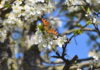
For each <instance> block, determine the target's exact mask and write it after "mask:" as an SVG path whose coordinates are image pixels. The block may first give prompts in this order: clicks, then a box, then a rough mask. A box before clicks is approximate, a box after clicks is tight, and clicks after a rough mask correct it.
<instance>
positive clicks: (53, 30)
mask: <svg viewBox="0 0 100 70" xmlns="http://www.w3.org/2000/svg"><path fill="white" fill-rule="evenodd" d="M47 32H48V33H50V34H54V35H58V32H57V31H56V30H55V29H53V28H51V29H48V30H47Z"/></svg>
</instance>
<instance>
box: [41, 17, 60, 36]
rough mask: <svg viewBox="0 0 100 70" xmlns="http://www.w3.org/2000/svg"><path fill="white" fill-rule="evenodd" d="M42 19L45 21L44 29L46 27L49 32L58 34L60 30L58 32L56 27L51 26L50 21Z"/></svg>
mask: <svg viewBox="0 0 100 70" xmlns="http://www.w3.org/2000/svg"><path fill="white" fill-rule="evenodd" d="M41 20H42V22H43V25H44V29H45V30H46V31H47V32H48V33H50V34H54V35H58V32H57V31H56V30H55V29H53V28H49V25H50V23H49V22H48V21H47V20H46V19H44V18H42V19H41Z"/></svg>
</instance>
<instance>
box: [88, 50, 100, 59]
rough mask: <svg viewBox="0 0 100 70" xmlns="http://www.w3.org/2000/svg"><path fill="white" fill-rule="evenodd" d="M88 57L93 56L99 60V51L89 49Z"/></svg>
mask: <svg viewBox="0 0 100 70" xmlns="http://www.w3.org/2000/svg"><path fill="white" fill-rule="evenodd" d="M88 56H89V57H93V58H94V59H95V60H99V59H100V52H99V51H96V50H91V51H89V53H88Z"/></svg>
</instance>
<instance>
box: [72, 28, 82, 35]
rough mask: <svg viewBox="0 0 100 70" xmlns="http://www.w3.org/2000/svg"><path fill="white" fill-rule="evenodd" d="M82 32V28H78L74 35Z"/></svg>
mask: <svg viewBox="0 0 100 70" xmlns="http://www.w3.org/2000/svg"><path fill="white" fill-rule="evenodd" d="M82 32H83V31H82V30H80V29H77V30H75V31H74V35H78V34H82Z"/></svg>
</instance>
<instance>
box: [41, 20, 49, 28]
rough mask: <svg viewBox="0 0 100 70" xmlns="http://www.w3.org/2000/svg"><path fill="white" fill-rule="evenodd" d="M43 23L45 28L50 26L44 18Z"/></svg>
mask: <svg viewBox="0 0 100 70" xmlns="http://www.w3.org/2000/svg"><path fill="white" fill-rule="evenodd" d="M42 22H43V25H44V26H47V27H48V26H49V25H50V23H49V22H48V21H47V20H46V19H44V18H42Z"/></svg>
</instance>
